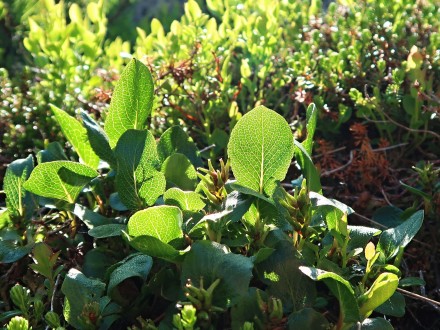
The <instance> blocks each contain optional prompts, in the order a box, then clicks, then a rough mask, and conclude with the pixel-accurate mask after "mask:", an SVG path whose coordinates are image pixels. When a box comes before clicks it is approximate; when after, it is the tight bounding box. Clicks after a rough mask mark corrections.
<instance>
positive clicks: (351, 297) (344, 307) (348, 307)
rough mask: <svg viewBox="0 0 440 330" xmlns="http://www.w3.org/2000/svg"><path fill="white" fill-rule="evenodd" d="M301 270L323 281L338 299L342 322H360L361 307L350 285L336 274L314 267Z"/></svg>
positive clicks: (314, 278)
mask: <svg viewBox="0 0 440 330" xmlns="http://www.w3.org/2000/svg"><path fill="white" fill-rule="evenodd" d="M299 268H300V270H301V271H302V272H303V273H304V274H306V275H307V276H308V277H310V278H311V279H312V280H314V281H323V282H324V283H325V284H326V285H327V286H328V288H329V289H330V291H331V292H332V293H333V295H334V296H335V297H336V298H337V299H338V301H339V306H340V313H341V316H342V320H343V321H344V322H346V323H350V322H358V321H359V320H360V315H359V307H358V303H357V301H356V297H355V294H354V291H353V288H352V287H351V285H350V283H349V282H348V281H347V280H345V279H343V278H342V277H341V276H339V275H338V274H336V273H332V272H327V271H324V270H321V269H317V268H314V267H305V266H301V267H299Z"/></svg>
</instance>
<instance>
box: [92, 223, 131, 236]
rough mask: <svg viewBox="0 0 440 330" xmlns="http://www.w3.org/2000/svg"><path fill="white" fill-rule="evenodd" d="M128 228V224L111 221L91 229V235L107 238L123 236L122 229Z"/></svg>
mask: <svg viewBox="0 0 440 330" xmlns="http://www.w3.org/2000/svg"><path fill="white" fill-rule="evenodd" d="M126 228H127V226H126V225H123V224H119V223H111V224H106V225H102V226H98V227H94V228H92V229H90V230H89V233H88V234H89V235H90V236H92V237H94V238H107V237H116V236H121V234H122V231H123V230H125V229H126Z"/></svg>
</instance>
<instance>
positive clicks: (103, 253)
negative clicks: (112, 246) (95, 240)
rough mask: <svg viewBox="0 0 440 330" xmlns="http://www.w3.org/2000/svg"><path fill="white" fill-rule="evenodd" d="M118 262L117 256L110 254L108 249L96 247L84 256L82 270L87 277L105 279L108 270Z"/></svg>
mask: <svg viewBox="0 0 440 330" xmlns="http://www.w3.org/2000/svg"><path fill="white" fill-rule="evenodd" d="M117 261H118V259H116V256H115V255H114V254H113V253H109V251H108V249H107V248H103V247H96V248H94V249H91V250H90V251H89V252H87V253H86V255H85V256H84V262H83V264H82V268H81V270H82V272H83V274H84V275H85V276H87V277H93V278H98V279H104V278H105V274H106V272H107V270H108V269H109V268H110V267H111V266H112V265H113V264H114V263H115V262H117Z"/></svg>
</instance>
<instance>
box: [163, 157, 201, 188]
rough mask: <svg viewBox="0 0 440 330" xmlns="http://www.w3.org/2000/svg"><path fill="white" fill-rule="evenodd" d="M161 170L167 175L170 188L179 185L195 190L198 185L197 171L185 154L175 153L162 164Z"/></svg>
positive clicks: (179, 186)
mask: <svg viewBox="0 0 440 330" xmlns="http://www.w3.org/2000/svg"><path fill="white" fill-rule="evenodd" d="M161 172H162V173H163V174H164V175H165V179H166V180H167V186H168V188H171V187H178V188H180V189H183V190H194V189H195V187H196V186H197V172H196V170H195V168H194V166H193V164H191V162H190V161H189V159H188V158H186V156H185V155H183V154H179V153H175V154H172V155H171V156H169V157H168V158H167V159H165V161H164V162H163V164H162V167H161Z"/></svg>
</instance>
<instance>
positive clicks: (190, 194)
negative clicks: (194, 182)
mask: <svg viewBox="0 0 440 330" xmlns="http://www.w3.org/2000/svg"><path fill="white" fill-rule="evenodd" d="M163 199H164V201H165V204H167V205H174V206H177V207H179V208H180V209H181V210H184V211H200V210H203V208H204V207H205V205H206V204H205V202H204V201H203V200H202V196H200V194H198V193H196V192H194V191H183V190H181V189H179V188H170V189H168V190H167V191H165V193H164V194H163Z"/></svg>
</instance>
